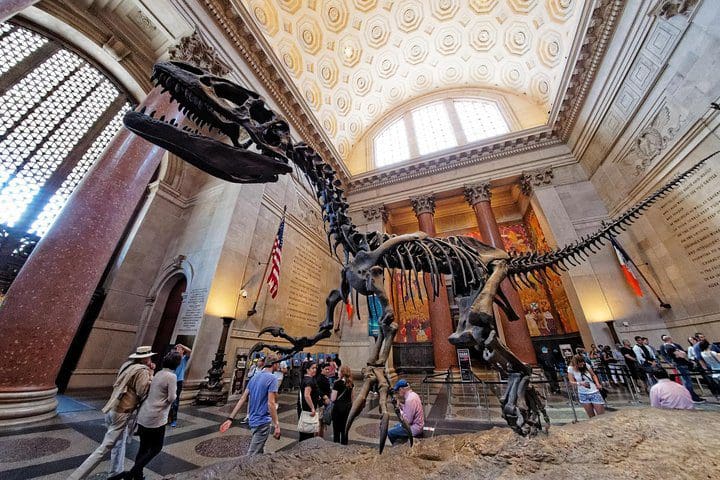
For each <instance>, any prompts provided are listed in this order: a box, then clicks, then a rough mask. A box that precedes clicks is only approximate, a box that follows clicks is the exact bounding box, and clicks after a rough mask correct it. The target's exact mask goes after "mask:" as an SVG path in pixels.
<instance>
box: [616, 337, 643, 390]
mask: <svg viewBox="0 0 720 480" xmlns="http://www.w3.org/2000/svg"><path fill="white" fill-rule="evenodd" d="M620 353H621V354H622V356H623V357H624V358H625V366H626V367H627V371H628V374H629V375H630V377H632V378H633V380H635V381H636V382H639V383H640V385H641V386H642V387H643V389H644V390H645V393H647V392H648V389H647V386H645V382H643V381H642V378H641V377H643V376H644V375H641V369H640V364H639V363H638V359H637V357H636V356H635V352H634V351H633V349H632V347H631V346H630V340H623V341H622V347H620Z"/></svg>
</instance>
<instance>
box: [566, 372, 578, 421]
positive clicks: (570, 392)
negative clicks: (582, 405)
mask: <svg viewBox="0 0 720 480" xmlns="http://www.w3.org/2000/svg"><path fill="white" fill-rule="evenodd" d="M563 382H564V383H565V391H566V392H567V395H568V400H569V401H570V408H571V409H572V412H573V418H575V420H573V423H577V422H578V418H577V412H576V411H575V402H574V401H573V397H572V395H573V390H572V389H571V388H570V384H569V383H568V378H567V377H566V376H563Z"/></svg>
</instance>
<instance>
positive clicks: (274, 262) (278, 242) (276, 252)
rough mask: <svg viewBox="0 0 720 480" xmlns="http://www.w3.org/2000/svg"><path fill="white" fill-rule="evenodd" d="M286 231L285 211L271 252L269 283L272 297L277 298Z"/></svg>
mask: <svg viewBox="0 0 720 480" xmlns="http://www.w3.org/2000/svg"><path fill="white" fill-rule="evenodd" d="M284 231H285V212H284V211H283V216H282V219H281V220H280V226H279V227H278V231H277V235H275V243H274V244H273V248H272V252H270V274H269V275H268V279H267V283H268V288H269V290H270V296H271V297H272V298H275V297H276V296H277V292H278V286H279V285H280V261H281V260H282V246H283V232H284Z"/></svg>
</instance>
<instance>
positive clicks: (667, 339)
mask: <svg viewBox="0 0 720 480" xmlns="http://www.w3.org/2000/svg"><path fill="white" fill-rule="evenodd" d="M660 339H661V340H662V341H663V344H662V345H661V346H660V353H661V354H662V356H663V357H664V358H665V360H666V361H667V362H668V363H670V364H671V365H673V366H675V368H676V369H677V371H678V374H679V375H680V378H681V379H682V383H683V385H685V388H687V390H688V392H690V397H691V398H692V401H693V402H695V403H702V402H704V401H705V400H704V399H703V398H700V397H699V396H698V394H697V393H695V390H694V389H693V384H692V378H690V368H691V367H692V364H691V363H690V361H689V360H688V358H687V352H685V350H683V348H682V347H681V346H680V345H679V344H677V343H675V342H673V339H672V337H671V336H670V335H661V336H660ZM656 377H657V376H656Z"/></svg>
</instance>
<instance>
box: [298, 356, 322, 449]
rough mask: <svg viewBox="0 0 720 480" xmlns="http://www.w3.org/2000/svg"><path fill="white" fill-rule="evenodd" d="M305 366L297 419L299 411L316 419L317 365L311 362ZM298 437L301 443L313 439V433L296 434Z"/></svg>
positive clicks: (299, 394)
mask: <svg viewBox="0 0 720 480" xmlns="http://www.w3.org/2000/svg"><path fill="white" fill-rule="evenodd" d="M306 365H307V368H306V369H304V372H303V379H302V382H301V383H300V392H299V393H298V404H297V410H298V417H300V412H301V411H302V412H310V416H312V417H316V416H317V415H318V412H317V410H316V408H315V405H316V402H317V399H318V388H317V380H316V379H315V374H316V372H317V364H316V363H315V362H313V361H312V360H311V361H310V362H309V363H306ZM318 418H319V417H318ZM318 423H321V422H318ZM298 435H299V437H300V440H299V441H300V442H302V441H303V440H307V439H309V438H313V437H314V436H315V433H305V432H298Z"/></svg>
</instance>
